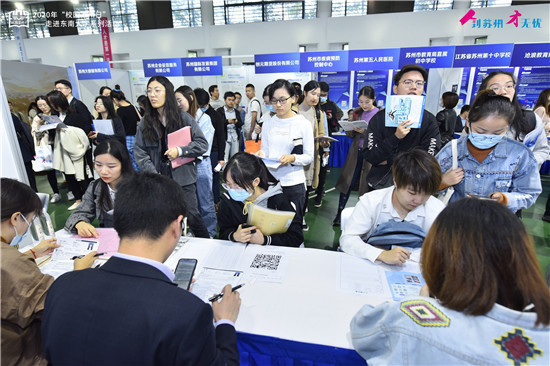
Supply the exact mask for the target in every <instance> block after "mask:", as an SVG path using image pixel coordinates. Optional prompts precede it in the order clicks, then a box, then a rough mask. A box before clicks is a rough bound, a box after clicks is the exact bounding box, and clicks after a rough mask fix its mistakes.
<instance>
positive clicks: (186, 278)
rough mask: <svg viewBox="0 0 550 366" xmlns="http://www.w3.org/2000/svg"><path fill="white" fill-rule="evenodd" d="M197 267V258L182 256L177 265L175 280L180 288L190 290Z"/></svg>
mask: <svg viewBox="0 0 550 366" xmlns="http://www.w3.org/2000/svg"><path fill="white" fill-rule="evenodd" d="M195 268H197V260H196V259H193V258H181V259H180V260H179V261H178V265H177V266H176V272H175V273H174V274H175V277H174V282H175V283H176V284H177V285H178V287H179V288H183V289H186V290H189V285H191V280H192V279H193V274H194V273H195Z"/></svg>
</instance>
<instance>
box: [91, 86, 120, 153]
mask: <svg viewBox="0 0 550 366" xmlns="http://www.w3.org/2000/svg"><path fill="white" fill-rule="evenodd" d="M94 109H95V111H96V112H97V114H98V116H97V119H110V120H111V124H112V126H113V132H114V135H105V134H103V133H99V132H97V131H92V132H90V133H89V134H88V137H89V138H90V139H92V140H94V142H95V143H99V142H102V141H106V140H110V139H117V140H118V141H120V142H122V143H123V144H125V143H126V134H125V132H124V125H123V124H122V120H121V119H120V118H119V117H118V115H117V113H116V111H115V106H114V104H113V100H112V99H111V97H106V96H103V95H100V96H98V97H96V98H95V103H94Z"/></svg>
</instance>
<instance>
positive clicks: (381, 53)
mask: <svg viewBox="0 0 550 366" xmlns="http://www.w3.org/2000/svg"><path fill="white" fill-rule="evenodd" d="M348 63H349V66H348V69H349V70H355V71H366V70H389V69H397V68H398V67H399V66H398V65H399V48H383V49H379V50H355V51H349V60H348Z"/></svg>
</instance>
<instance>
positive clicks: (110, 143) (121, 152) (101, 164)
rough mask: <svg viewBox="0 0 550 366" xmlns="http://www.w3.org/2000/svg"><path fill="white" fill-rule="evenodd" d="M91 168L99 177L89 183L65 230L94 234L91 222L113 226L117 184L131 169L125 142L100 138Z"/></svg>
mask: <svg viewBox="0 0 550 366" xmlns="http://www.w3.org/2000/svg"><path fill="white" fill-rule="evenodd" d="M94 168H95V171H96V173H97V175H99V179H96V180H95V181H94V182H92V183H90V184H89V185H88V189H87V190H86V193H84V196H83V197H82V204H81V205H80V206H79V207H78V208H77V209H76V210H75V211H74V212H73V213H72V214H71V216H69V218H68V219H67V221H66V222H65V230H67V231H71V232H76V233H77V234H78V235H80V236H82V237H84V238H88V237H97V231H96V230H95V228H94V227H93V226H92V222H93V221H94V220H95V219H96V218H98V219H99V226H100V227H113V208H114V203H115V197H116V191H117V185H118V183H120V182H121V181H122V179H123V178H127V177H128V176H130V175H131V174H133V173H134V169H133V168H132V160H131V159H130V155H129V154H128V150H127V149H126V145H124V144H122V143H121V142H120V141H118V140H115V139H111V140H105V141H103V142H100V143H99V145H97V147H96V148H95V150H94Z"/></svg>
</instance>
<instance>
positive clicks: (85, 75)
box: [74, 61, 111, 80]
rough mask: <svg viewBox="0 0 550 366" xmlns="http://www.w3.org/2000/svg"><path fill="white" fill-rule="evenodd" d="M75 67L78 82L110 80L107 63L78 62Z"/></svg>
mask: <svg viewBox="0 0 550 366" xmlns="http://www.w3.org/2000/svg"><path fill="white" fill-rule="evenodd" d="M74 65H75V71H76V77H77V78H78V80H94V79H110V78H111V68H110V67H109V62H107V61H105V62H80V63H77V64H74Z"/></svg>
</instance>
